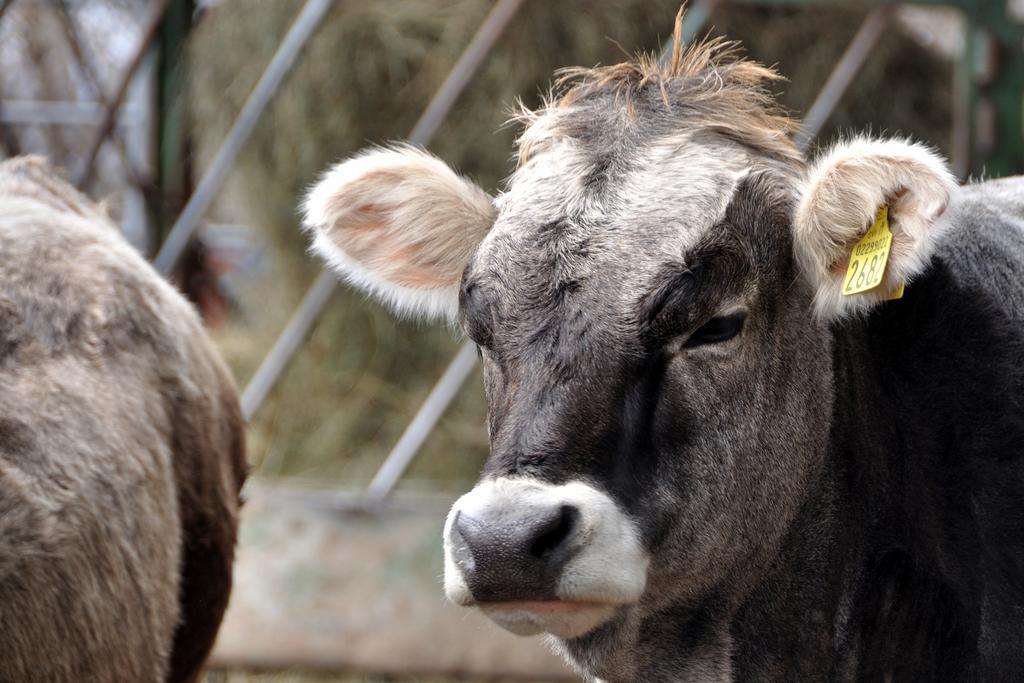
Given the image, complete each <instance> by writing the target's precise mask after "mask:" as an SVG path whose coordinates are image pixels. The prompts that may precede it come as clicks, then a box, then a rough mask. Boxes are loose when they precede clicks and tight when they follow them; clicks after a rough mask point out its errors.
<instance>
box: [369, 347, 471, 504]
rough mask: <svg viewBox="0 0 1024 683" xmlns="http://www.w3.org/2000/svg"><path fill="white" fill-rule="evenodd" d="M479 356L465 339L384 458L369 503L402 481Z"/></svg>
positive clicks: (385, 496) (384, 496)
mask: <svg viewBox="0 0 1024 683" xmlns="http://www.w3.org/2000/svg"><path fill="white" fill-rule="evenodd" d="M476 360H477V357H476V346H475V345H474V344H473V343H472V342H465V343H464V344H463V345H462V347H461V348H459V352H458V353H456V354H455V358H453V359H452V362H451V363H449V365H448V367H447V369H445V371H444V374H443V375H441V379H440V380H438V382H437V384H435V385H434V388H433V389H431V390H430V395H428V396H427V400H426V401H424V402H423V405H422V406H421V407H420V409H419V411H417V413H416V417H414V418H413V420H412V422H410V423H409V426H408V427H406V428H405V431H404V432H403V433H402V437H401V438H400V439H399V440H398V443H396V444H395V447H394V448H393V449H391V453H390V454H388V457H387V458H386V459H385V460H384V464H383V465H381V466H380V469H379V470H377V474H376V475H375V476H374V477H373V481H371V482H370V486H369V488H367V490H366V500H367V502H368V503H369V504H371V505H372V504H374V503H380V502H382V501H384V500H385V499H386V498H387V497H388V496H389V495H391V492H392V491H394V490H395V486H397V485H398V482H399V480H400V479H401V478H402V475H403V474H405V471H406V470H407V469H409V465H411V464H412V461H413V459H414V458H415V457H416V453H418V452H419V450H420V447H421V446H423V443H424V442H425V441H426V440H427V437H428V436H430V433H431V432H432V431H434V426H435V425H437V422H438V420H440V419H441V416H442V415H444V412H445V411H446V410H447V409H448V406H449V405H451V402H452V401H453V400H455V397H456V396H458V394H459V389H461V388H462V385H463V384H465V383H466V380H467V379H468V378H469V376H470V375H471V374H472V373H473V368H475V367H476Z"/></svg>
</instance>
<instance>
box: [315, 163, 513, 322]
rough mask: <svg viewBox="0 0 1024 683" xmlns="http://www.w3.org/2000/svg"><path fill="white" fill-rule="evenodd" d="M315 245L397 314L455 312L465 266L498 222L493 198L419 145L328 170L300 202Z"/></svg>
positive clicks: (336, 267) (334, 265) (447, 314)
mask: <svg viewBox="0 0 1024 683" xmlns="http://www.w3.org/2000/svg"><path fill="white" fill-rule="evenodd" d="M303 210H304V214H305V225H306V228H307V229H308V230H309V231H311V232H312V233H313V235H314V238H313V251H315V252H316V253H318V254H319V255H320V256H321V257H323V258H324V259H325V260H326V261H327V263H328V264H329V265H330V267H331V268H332V269H333V270H334V271H336V272H337V273H339V274H341V275H342V276H344V277H345V279H347V280H348V281H349V282H351V283H352V284H353V285H355V286H356V287H358V288H360V289H362V290H364V291H367V292H369V293H371V294H373V295H374V296H376V297H377V298H378V299H380V300H382V301H383V302H384V303H386V304H388V305H390V306H391V307H392V308H393V309H394V310H395V311H397V312H398V313H401V314H409V315H416V316H423V317H448V318H451V317H453V316H454V315H455V313H456V311H457V310H458V288H459V281H460V278H461V276H462V271H463V269H464V268H465V266H466V263H467V262H468V261H469V258H470V256H471V255H472V254H473V252H474V251H475V250H476V248H477V246H478V245H479V244H480V241H481V240H482V239H483V237H484V235H486V234H487V231H488V230H489V229H490V227H491V225H492V224H493V223H494V218H495V208H494V202H493V201H492V199H491V197H490V196H489V195H488V194H487V193H486V192H484V191H483V190H482V189H480V188H479V187H478V186H476V185H475V184H473V183H472V182H470V181H469V180H466V179H465V178H462V177H461V176H459V175H457V174H456V173H455V172H454V171H453V170H452V169H451V168H450V167H449V166H448V165H447V164H445V163H444V162H443V161H441V160H440V159H438V158H436V157H434V156H431V155H430V154H427V153H426V152H423V151H421V150H418V149H415V148H413V147H394V148H386V149H382V148H376V149H372V150H370V151H367V152H364V153H362V154H360V155H358V156H356V157H353V158H352V159H349V160H348V161H344V162H342V163H340V164H338V165H336V166H334V167H333V168H331V169H329V170H328V171H327V172H326V173H325V174H324V176H323V178H321V180H320V181H319V182H318V183H317V184H316V185H315V186H314V187H313V189H312V190H311V191H310V192H309V194H308V195H307V197H306V200H305V203H304V205H303Z"/></svg>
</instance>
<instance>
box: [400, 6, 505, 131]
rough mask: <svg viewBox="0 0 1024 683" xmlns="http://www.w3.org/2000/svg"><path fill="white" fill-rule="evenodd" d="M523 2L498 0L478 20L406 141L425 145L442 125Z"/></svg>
mask: <svg viewBox="0 0 1024 683" xmlns="http://www.w3.org/2000/svg"><path fill="white" fill-rule="evenodd" d="M522 4H523V0H498V2H497V4H495V5H494V7H493V8H492V9H491V12H490V14H488V15H487V18H486V19H484V22H483V23H482V24H480V28H479V29H477V32H476V35H474V36H473V39H472V40H470V41H469V45H467V46H466V49H465V50H463V52H462V55H460V56H459V59H458V61H457V62H455V66H453V67H452V70H451V71H450V72H448V76H447V78H445V79H444V83H442V84H441V87H440V88H438V90H437V93H436V94H435V95H434V97H433V99H431V100H430V103H429V104H428V105H427V108H426V109H424V110H423V114H421V115H420V118H419V120H418V121H417V122H416V125H415V126H413V128H412V132H411V133H409V142H411V143H413V144H414V145H426V144H427V142H428V141H429V140H431V139H433V137H434V134H435V133H436V132H437V129H438V128H440V127H441V123H442V122H443V121H444V119H445V117H447V116H448V112H449V111H451V108H452V106H453V105H454V104H455V100H457V99H458V97H459V95H461V94H462V91H463V90H464V89H465V87H466V85H467V84H468V83H469V81H470V79H471V78H472V77H473V74H475V73H476V70H477V69H479V68H480V65H481V64H483V60H484V57H486V56H487V54H488V53H489V52H490V51H491V48H492V47H494V44H495V43H496V42H497V41H498V38H499V37H500V36H501V34H502V33H503V32H504V31H505V27H506V26H508V22H509V21H511V19H512V17H513V16H515V14H516V12H517V11H519V7H520V6H521V5H522Z"/></svg>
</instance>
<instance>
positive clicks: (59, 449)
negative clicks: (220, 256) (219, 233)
mask: <svg viewBox="0 0 1024 683" xmlns="http://www.w3.org/2000/svg"><path fill="white" fill-rule="evenodd" d="M244 451H245V446H244V434H243V423H242V419H241V416H240V413H239V409H238V403H237V397H236V392H235V387H234V384H233V382H232V380H231V378H230V375H229V373H228V371H227V370H226V368H225V366H224V365H223V363H222V361H221V360H220V358H219V357H218V355H217V353H216V351H215V350H214V348H213V346H212V345H211V344H210V342H209V340H208V339H207V337H206V335H205V333H204V331H203V328H202V325H201V323H200V321H199V319H198V318H197V316H196V314H195V312H194V311H193V310H192V308H191V307H190V306H189V305H188V304H187V303H186V302H185V301H184V300H183V299H182V297H181V296H180V295H178V293H177V292H175V291H174V289H173V288H172V287H170V286H169V285H168V284H167V283H165V282H164V281H163V280H162V279H161V278H160V277H159V276H158V275H157V274H156V273H155V272H154V271H153V269H152V268H150V267H149V265H148V264H147V263H146V262H145V261H144V260H143V259H142V258H141V257H140V256H139V255H138V254H137V253H136V252H135V251H134V250H133V249H132V248H131V247H130V246H129V245H128V244H127V243H126V242H125V241H124V240H123V239H122V238H121V236H120V234H119V233H118V231H117V228H116V227H115V226H114V225H113V224H112V223H111V221H110V220H109V219H108V218H107V216H106V215H105V214H104V212H103V211H102V210H101V209H100V208H99V207H97V206H95V205H94V204H92V203H91V202H90V201H89V200H88V199H87V198H85V197H84V196H82V195H81V194H79V193H78V192H76V191H75V190H74V189H73V188H71V187H70V186H69V185H67V184H66V183H65V182H63V181H62V180H60V179H59V178H57V177H55V176H54V175H53V174H52V173H51V172H50V171H49V170H48V169H47V167H46V165H45V164H44V163H43V162H42V161H40V160H38V159H32V158H25V159H16V160H13V161H9V162H6V163H3V164H0V681H18V682H19V683H28V682H31V681H47V682H54V681H112V682H113V681H165V680H168V681H187V680H193V679H195V678H196V677H197V674H198V671H199V669H200V667H201V666H202V663H203V661H204V660H205V658H206V656H207V654H208V653H209V650H210V648H211V646H212V644H213V640H214V636H215V635H216V632H217V629H218V626H219V625H220V620H221V617H222V614H223V611H224V608H225V606H226V604H227V600H228V595H229V592H230V588H231V565H232V559H233V553H234V545H235V535H236V529H237V515H238V508H239V496H238V494H239V488H240V486H241V484H242V480H243V478H244V471H245V453H244Z"/></svg>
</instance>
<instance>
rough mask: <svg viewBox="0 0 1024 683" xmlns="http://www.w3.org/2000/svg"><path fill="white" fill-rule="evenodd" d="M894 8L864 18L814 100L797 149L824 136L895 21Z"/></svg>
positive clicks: (801, 131)
mask: <svg viewBox="0 0 1024 683" xmlns="http://www.w3.org/2000/svg"><path fill="white" fill-rule="evenodd" d="M892 13H893V8H892V7H891V6H884V7H878V8H876V9H873V10H871V12H870V13H869V14H868V15H867V16H866V17H865V18H864V21H863V22H862V23H861V25H860V28H859V29H857V33H856V34H855V35H854V36H853V39H852V40H851V41H850V44H849V45H848V46H847V47H846V50H845V51H844V52H843V55H842V56H841V57H840V58H839V61H838V62H836V65H835V66H834V67H833V68H832V73H830V74H829V76H828V79H827V80H826V81H825V85H824V86H822V88H821V92H819V93H818V96H817V97H816V98H815V99H814V103H813V104H812V105H811V108H810V109H809V110H808V111H807V116H805V117H804V122H803V126H802V127H801V128H800V132H798V133H797V134H796V139H795V140H794V142H796V146H797V148H798V149H799V150H800V151H801V152H806V151H807V148H808V147H809V146H810V144H811V141H812V140H814V138H816V137H817V136H818V133H820V132H821V128H822V126H824V125H825V122H826V121H828V118H829V117H830V116H831V115H832V112H833V111H835V108H836V105H838V104H839V100H840V99H841V98H842V96H843V94H844V93H845V92H846V90H847V88H849V87H850V84H851V83H852V82H853V79H854V77H855V76H856V75H857V72H858V71H860V68H861V67H862V66H864V62H865V61H866V60H867V58H868V55H870V54H871V51H872V50H873V49H874V47H875V45H876V44H877V43H878V39H879V38H881V37H882V33H883V32H884V31H885V29H886V26H888V24H889V20H890V18H891V17H892Z"/></svg>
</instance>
